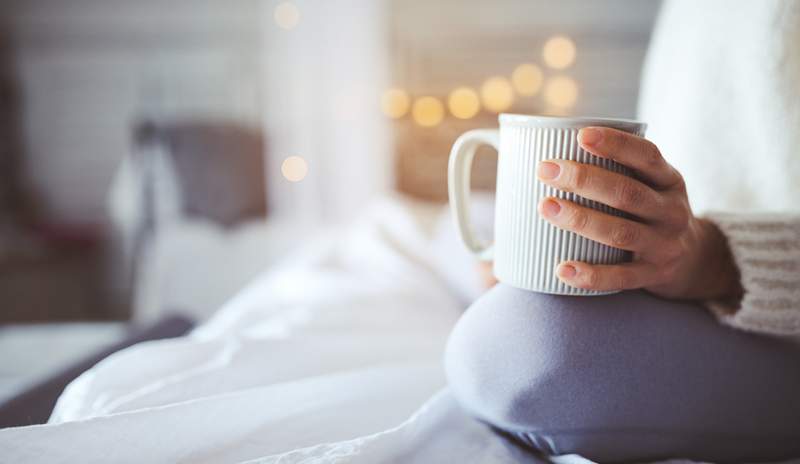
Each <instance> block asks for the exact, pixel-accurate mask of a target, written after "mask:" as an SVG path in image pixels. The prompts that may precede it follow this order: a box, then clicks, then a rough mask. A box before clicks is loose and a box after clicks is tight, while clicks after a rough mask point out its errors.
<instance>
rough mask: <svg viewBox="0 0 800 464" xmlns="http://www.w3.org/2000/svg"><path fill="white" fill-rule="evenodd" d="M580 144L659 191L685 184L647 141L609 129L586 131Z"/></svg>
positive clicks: (587, 128)
mask: <svg viewBox="0 0 800 464" xmlns="http://www.w3.org/2000/svg"><path fill="white" fill-rule="evenodd" d="M578 143H580V145H581V148H583V149H584V150H586V151H588V152H589V153H591V154H593V155H595V156H599V157H601V158H606V159H610V160H613V161H616V162H617V163H619V164H623V165H625V166H628V167H629V168H631V169H633V170H634V171H636V173H637V175H638V176H639V177H640V178H641V179H642V180H644V181H645V182H646V183H647V184H649V185H652V186H653V187H654V188H657V189H659V190H667V189H670V188H672V187H674V186H677V185H679V184H681V183H682V178H681V175H680V174H679V173H678V171H677V170H676V169H675V168H673V167H672V166H671V165H670V164H669V163H668V162H667V161H666V160H665V159H664V157H663V156H661V152H660V151H659V149H658V147H656V145H655V144H654V143H653V142H651V141H649V140H647V139H645V138H643V137H639V136H637V135H634V134H629V133H627V132H624V131H620V130H616V129H611V128H608V127H585V128H583V129H581V130H580V132H579V133H578Z"/></svg>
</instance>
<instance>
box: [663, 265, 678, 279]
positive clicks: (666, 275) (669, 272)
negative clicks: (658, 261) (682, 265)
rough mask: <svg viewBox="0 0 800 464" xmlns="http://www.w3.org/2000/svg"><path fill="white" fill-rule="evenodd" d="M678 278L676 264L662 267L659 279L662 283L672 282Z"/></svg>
mask: <svg viewBox="0 0 800 464" xmlns="http://www.w3.org/2000/svg"><path fill="white" fill-rule="evenodd" d="M677 276H678V266H677V265H676V264H674V263H669V264H666V265H664V266H661V270H660V272H659V278H660V280H661V281H662V282H670V281H672V280H675V278H676V277H677Z"/></svg>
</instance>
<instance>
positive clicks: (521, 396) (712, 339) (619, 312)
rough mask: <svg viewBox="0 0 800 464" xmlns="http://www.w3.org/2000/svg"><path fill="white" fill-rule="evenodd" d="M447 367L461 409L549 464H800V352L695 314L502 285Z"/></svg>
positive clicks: (617, 298) (456, 337)
mask: <svg viewBox="0 0 800 464" xmlns="http://www.w3.org/2000/svg"><path fill="white" fill-rule="evenodd" d="M445 366H446V370H447V375H448V379H449V382H450V387H451V389H452V391H453V393H454V395H455V396H456V398H457V399H458V401H459V402H460V403H461V405H462V407H464V408H465V409H466V410H467V411H468V412H469V413H471V414H472V415H474V416H475V417H477V418H479V419H481V420H483V421H485V422H488V423H489V424H491V425H493V426H495V427H496V428H499V429H502V430H504V431H506V432H508V433H509V434H511V435H512V436H514V437H516V438H517V439H518V440H519V441H521V442H522V443H523V444H525V445H527V446H530V447H532V448H535V449H537V450H539V451H541V452H544V453H546V454H569V453H578V454H581V455H583V456H585V457H587V458H589V459H593V460H598V461H601V462H607V461H617V462H620V461H626V462H630V461H647V460H658V459H666V458H672V457H675V458H690V459H696V460H706V461H712V462H754V461H769V460H780V459H789V458H797V457H800V347H799V346H798V345H797V344H795V343H793V342H788V341H785V340H780V339H776V338H770V337H765V336H759V335H753V334H748V333H744V332H740V331H737V330H734V329H731V328H728V327H725V326H722V325H720V324H719V323H718V322H717V321H716V320H715V319H714V318H713V317H712V316H711V315H710V314H709V313H708V311H706V310H705V309H703V308H701V307H699V306H698V305H696V304H692V303H683V302H674V301H665V300H661V299H658V298H656V297H653V296H651V295H649V294H647V293H645V292H639V291H637V292H624V293H619V294H615V295H609V296H600V297H566V296H555V295H546V294H539V293H533V292H528V291H524V290H519V289H515V288H512V287H509V286H506V285H503V284H498V285H497V286H495V287H494V288H493V289H492V290H490V291H489V292H487V293H486V294H485V295H484V296H482V297H481V298H480V299H479V300H477V301H476V302H475V303H474V304H473V305H472V307H471V308H470V309H469V310H467V312H466V313H465V314H464V316H463V317H462V318H461V320H460V321H459V322H458V324H457V326H456V328H455V329H454V331H453V333H452V335H451V337H450V340H449V342H448V347H447V352H446V359H445Z"/></svg>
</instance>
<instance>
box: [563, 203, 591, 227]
mask: <svg viewBox="0 0 800 464" xmlns="http://www.w3.org/2000/svg"><path fill="white" fill-rule="evenodd" d="M587 224H589V214H588V213H586V211H583V210H581V209H579V208H573V209H572V212H571V213H570V214H569V217H568V219H567V227H568V228H570V229H571V230H573V231H575V232H580V231H582V230H584V229H586V225H587Z"/></svg>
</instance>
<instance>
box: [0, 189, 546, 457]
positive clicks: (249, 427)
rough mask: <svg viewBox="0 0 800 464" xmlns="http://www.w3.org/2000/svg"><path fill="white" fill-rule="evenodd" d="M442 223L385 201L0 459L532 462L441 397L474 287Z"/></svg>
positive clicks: (86, 387) (137, 356)
mask: <svg viewBox="0 0 800 464" xmlns="http://www.w3.org/2000/svg"><path fill="white" fill-rule="evenodd" d="M449 228H450V225H449V222H442V218H441V207H434V206H431V205H421V204H416V203H411V202H409V201H407V200H399V199H388V200H384V201H380V202H378V203H377V204H376V205H375V206H374V207H373V208H371V209H370V210H369V211H367V212H366V213H365V215H364V217H363V219H362V220H361V221H359V222H358V223H357V224H355V225H354V226H352V227H350V228H348V229H346V230H340V231H336V232H331V233H329V234H327V236H325V237H323V238H320V239H318V240H315V241H313V242H311V243H309V244H307V245H306V246H305V247H304V251H303V252H302V253H301V254H300V255H297V256H294V257H293V258H292V259H291V260H288V261H286V262H285V263H283V264H281V265H280V266H278V267H277V268H276V269H274V270H272V271H269V272H267V273H266V274H265V275H264V276H262V277H261V278H260V279H258V280H257V281H256V282H254V283H253V284H252V285H250V286H249V287H248V288H247V289H246V290H244V291H243V292H241V293H240V294H239V295H238V296H237V297H235V298H234V299H233V300H232V301H230V302H229V303H228V304H227V305H225V306H224V307H223V308H222V309H221V310H220V311H219V312H218V313H217V314H216V315H215V317H213V318H212V319H211V320H210V321H209V322H207V323H205V324H204V325H203V326H201V327H200V328H198V329H197V330H196V331H195V332H194V333H192V334H191V335H190V336H187V337H183V338H180V339H175V340H166V341H157V342H149V343H143V344H140V345H136V346H134V347H131V348H129V349H126V350H124V351H121V352H119V353H117V354H115V355H113V356H111V357H109V358H107V359H105V360H104V361H102V362H101V363H99V364H98V365H97V366H95V367H94V368H92V369H91V370H89V371H88V372H86V373H85V374H84V375H82V376H81V377H80V378H78V379H77V380H76V381H74V382H73V383H72V384H71V385H70V386H69V387H68V388H67V390H66V391H65V392H64V394H63V395H62V396H61V398H60V400H59V402H58V405H57V406H56V410H55V411H54V413H53V417H52V418H51V422H50V424H48V425H43V426H33V427H24V428H17V429H6V430H2V431H0V450H2V451H0V461H1V462H47V463H58V462H84V463H93V462H98V463H99V462H244V461H250V460H253V461H254V462H364V463H367V462H368V463H374V462H464V463H473V462H474V463H483V462H535V458H533V457H531V456H530V455H528V454H527V453H524V452H521V451H520V450H519V449H518V448H516V447H515V446H513V445H511V444H509V443H508V442H506V441H505V440H503V439H502V438H500V437H498V436H496V435H495V434H493V433H492V432H491V431H490V430H489V429H488V428H486V427H485V426H484V425H482V424H480V423H478V422H475V421H472V420H471V419H469V418H467V417H466V416H464V415H463V413H462V412H461V411H460V410H459V409H458V408H457V407H456V406H455V404H454V403H453V401H452V399H451V398H450V396H449V394H448V393H447V391H446V389H445V381H444V377H443V372H442V369H441V363H440V358H441V355H442V349H443V345H444V342H445V340H446V337H447V334H448V332H449V330H450V328H451V326H452V325H453V323H454V322H455V321H456V319H457V318H458V317H459V315H460V313H461V311H462V310H463V307H464V305H465V301H466V300H469V299H470V298H472V297H474V295H475V294H476V293H477V292H478V291H479V286H478V276H477V274H476V273H475V272H474V265H473V263H471V261H470V258H469V257H468V256H466V255H465V254H463V253H461V252H459V251H457V250H459V249H458V248H454V249H448V247H447V246H443V245H442V243H441V240H442V239H441V237H445V236H446V237H447V239H446V240H447V241H450V240H452V238H453V237H452V235H450V234H451V232H450V231H449ZM442 229H444V230H445V232H442V231H441V230H442ZM437 237H440V238H439V239H437ZM454 269H460V270H462V271H457V272H453V270H454ZM217 272H219V273H224V272H225V269H217Z"/></svg>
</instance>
